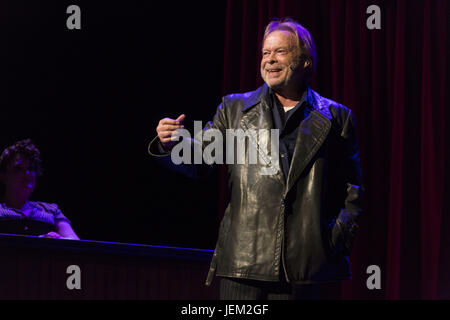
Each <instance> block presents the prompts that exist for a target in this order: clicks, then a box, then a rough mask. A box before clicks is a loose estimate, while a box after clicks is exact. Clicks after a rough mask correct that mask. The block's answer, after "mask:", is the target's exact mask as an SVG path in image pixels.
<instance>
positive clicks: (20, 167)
mask: <svg viewBox="0 0 450 320" xmlns="http://www.w3.org/2000/svg"><path fill="white" fill-rule="evenodd" d="M1 178H2V182H3V183H4V184H5V187H6V191H7V192H8V193H12V194H16V195H18V196H20V197H21V198H28V197H29V196H30V195H31V193H32V192H33V190H34V188H35V187H36V169H35V168H32V167H31V163H30V160H29V159H27V158H26V157H24V156H22V155H21V154H17V155H16V156H15V157H14V158H13V159H12V160H11V162H10V163H9V164H8V166H7V168H6V172H4V173H2V175H1Z"/></svg>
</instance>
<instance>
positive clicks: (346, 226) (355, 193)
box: [331, 110, 364, 256]
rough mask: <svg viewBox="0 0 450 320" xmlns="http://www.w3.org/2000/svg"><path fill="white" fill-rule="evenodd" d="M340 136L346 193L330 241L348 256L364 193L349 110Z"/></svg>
mask: <svg viewBox="0 0 450 320" xmlns="http://www.w3.org/2000/svg"><path fill="white" fill-rule="evenodd" d="M341 137H342V139H343V148H344V150H343V159H342V161H343V162H342V163H343V166H342V170H343V175H342V177H343V179H344V181H343V183H345V186H346V194H345V200H344V208H341V210H340V213H339V215H338V217H337V219H336V220H335V223H334V225H333V226H332V231H331V241H332V245H333V246H334V247H335V249H336V250H337V251H339V252H342V253H344V255H347V256H349V255H350V253H351V250H352V247H353V241H354V238H355V235H356V230H357V229H358V223H357V222H358V218H359V216H360V214H361V212H362V196H363V193H364V186H363V182H362V173H361V164H360V158H359V149H358V141H357V136H356V125H355V118H354V115H353V114H352V112H351V111H350V110H349V113H348V115H347V117H346V120H345V122H344V124H343V127H342V132H341Z"/></svg>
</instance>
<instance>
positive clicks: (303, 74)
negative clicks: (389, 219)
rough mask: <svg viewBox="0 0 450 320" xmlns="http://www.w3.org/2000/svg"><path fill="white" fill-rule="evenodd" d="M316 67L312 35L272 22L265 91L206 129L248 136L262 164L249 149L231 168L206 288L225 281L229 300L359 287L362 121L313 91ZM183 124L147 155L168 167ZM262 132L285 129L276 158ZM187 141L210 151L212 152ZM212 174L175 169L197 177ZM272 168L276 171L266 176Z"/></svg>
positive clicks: (224, 106) (173, 124) (230, 107)
mask: <svg viewBox="0 0 450 320" xmlns="http://www.w3.org/2000/svg"><path fill="white" fill-rule="evenodd" d="M315 64H316V51H315V46H314V42H313V39H312V37H311V35H310V34H309V32H308V31H307V30H306V29H305V28H304V27H302V26H301V25H300V24H298V23H297V22H295V21H293V20H281V21H273V22H271V23H270V24H269V25H268V26H267V27H266V30H265V34H264V38H263V51H262V61H261V76H262V78H263V79H264V81H265V84H264V85H263V86H262V87H260V88H258V89H257V90H255V91H252V92H247V93H243V94H231V95H228V96H225V97H224V98H223V100H222V103H221V104H220V106H219V107H218V109H217V113H216V115H215V116H214V119H213V121H210V122H209V123H208V124H207V125H206V126H205V128H204V129H203V134H204V133H205V132H208V130H216V131H218V132H220V133H222V135H223V137H225V136H226V133H227V131H228V130H230V129H234V130H239V129H240V130H243V131H244V132H249V133H250V134H249V135H248V141H249V144H248V145H251V146H253V147H254V148H256V150H257V152H258V155H259V156H260V159H263V161H260V162H262V163H257V164H253V163H249V161H248V160H249V151H248V150H245V151H244V152H245V159H246V161H245V162H244V163H233V162H227V164H228V166H227V167H228V181H229V187H230V194H231V197H230V202H229V204H228V207H227V209H226V211H225V215H224V218H223V220H222V223H221V226H220V230H219V237H218V241H217V245H216V249H215V251H214V256H213V260H212V262H211V267H210V272H209V275H208V278H207V280H206V284H207V285H209V284H210V283H211V281H212V278H213V276H214V274H216V275H217V276H219V277H221V293H220V296H221V298H222V299H300V298H318V285H319V284H320V283H322V282H329V281H338V280H343V279H350V278H351V272H350V267H349V255H350V252H351V248H352V244H353V239H354V236H355V230H356V229H357V227H358V225H357V218H358V216H359V215H360V213H361V204H360V203H361V196H362V190H363V187H362V181H361V169H360V162H359V152H358V144H357V138H356V129H355V119H354V116H353V114H352V112H351V110H350V109H348V108H346V107H344V106H342V105H340V104H338V103H336V102H334V101H332V100H329V99H326V98H324V97H321V96H320V95H319V94H318V93H316V92H315V91H313V90H312V89H311V88H310V87H309V86H308V84H309V82H310V80H311V78H312V75H313V73H314V71H315ZM184 119H185V115H184V114H183V115H181V116H180V117H178V118H177V119H170V118H165V119H162V120H161V121H160V122H159V125H158V127H157V130H156V131H157V133H158V136H157V137H156V138H155V139H154V140H153V141H152V142H151V143H150V145H149V152H150V153H151V154H153V155H155V156H160V157H164V159H165V160H167V161H168V162H170V159H171V157H169V155H170V152H171V150H172V149H173V148H174V145H175V143H176V142H175V141H174V140H175V139H174V138H173V137H172V133H174V132H175V130H180V129H182V128H183V126H182V123H183V121H184ZM259 129H276V130H278V131H277V132H278V141H277V142H278V149H276V150H275V151H274V150H273V149H271V151H270V152H269V151H267V148H265V147H264V146H267V143H268V138H266V139H264V138H261V137H260V136H255V135H254V132H255V130H259ZM252 130H253V132H252ZM272 132H273V131H272ZM261 136H263V135H261ZM186 141H187V142H188V143H190V145H191V146H195V144H200V145H201V146H202V148H203V149H202V150H204V148H205V147H206V146H207V145H208V143H210V142H208V141H204V140H202V139H198V137H197V138H194V139H184V143H185V142H186ZM233 150H235V149H233ZM233 150H232V151H233ZM227 152H230V149H229V148H228V147H227ZM274 155H275V156H276V157H275V158H274ZM172 156H173V155H172ZM172 159H173V158H172ZM227 159H228V158H227ZM274 160H275V161H274ZM212 166H213V164H212V165H192V164H188V163H181V164H178V165H174V164H173V163H172V167H173V168H174V169H176V170H178V171H180V172H183V173H184V174H186V175H188V176H192V177H195V176H199V175H202V174H205V173H206V172H207V171H208V170H204V169H205V168H206V169H208V168H209V167H212ZM264 168H272V169H275V170H274V171H273V173H271V174H263V171H262V169H264Z"/></svg>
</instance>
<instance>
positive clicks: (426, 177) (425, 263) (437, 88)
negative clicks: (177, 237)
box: [219, 0, 450, 299]
mask: <svg viewBox="0 0 450 320" xmlns="http://www.w3.org/2000/svg"><path fill="white" fill-rule="evenodd" d="M372 4H375V5H378V6H379V7H380V9H381V29H379V30H369V29H368V28H367V27H366V20H367V18H368V17H369V16H370V14H368V13H366V9H367V7H368V6H369V5H372ZM448 7H450V4H448V3H447V1H446V0H430V1H406V0H398V1H373V0H371V1H366V0H363V1H344V0H341V1H331V0H318V1H302V0H293V1H287V0H286V1H237V0H236V1H234V0H229V1H227V5H226V21H225V22H224V23H225V37H224V39H225V52H224V70H223V76H224V78H223V94H224V95H225V94H229V93H232V92H243V91H249V90H254V89H255V88H257V87H258V86H259V85H261V84H262V80H261V78H260V75H259V62H260V58H261V55H260V50H261V39H262V35H263V32H264V27H265V25H266V24H267V23H268V22H269V21H270V20H271V19H273V18H281V17H286V16H289V17H292V18H294V19H296V20H297V21H299V22H300V23H301V24H303V25H304V26H305V27H306V28H307V29H308V30H309V31H310V32H311V33H312V35H313V37H314V39H315V42H316V46H317V50H318V64H317V74H316V76H315V78H314V80H313V83H312V87H313V89H315V90H316V91H318V92H319V93H321V94H322V95H324V96H326V97H328V98H331V99H333V100H336V101H338V102H340V103H342V104H344V105H346V106H348V107H349V108H351V109H352V110H353V111H354V113H355V114H356V118H357V125H358V132H359V145H360V151H361V161H362V169H363V174H364V181H365V186H366V189H367V194H366V199H365V213H364V216H363V217H362V218H361V228H360V229H359V234H358V236H357V238H356V242H355V247H354V249H353V252H352V256H351V264H352V271H353V280H351V281H344V282H342V283H341V284H333V285H329V286H326V287H325V289H324V297H325V298H342V299H437V298H440V299H449V298H450V275H449V274H450V271H449V270H450V259H449V257H450V252H449V244H450V241H449V240H450V237H449V233H450V228H449V227H450V219H449V217H448V212H449V205H448V204H447V203H448V202H447V201H445V200H448V199H449V198H450V192H449V183H448V181H449V179H448V172H449V170H448V169H447V168H448V167H449V165H448V164H449V154H448V151H447V150H449V148H448V146H449V140H450V139H449V136H448V133H449V129H448V125H446V124H447V123H448V121H446V120H448V118H449V112H448V111H447V110H446V102H447V101H448V98H449V96H448V93H447V88H449V84H450V83H449V79H448V74H449V72H448V63H447V61H446V58H447V48H448V46H449V42H448V27H449V26H448V24H449V22H448V9H449V8H448ZM224 179H225V175H224V173H223V172H222V184H223V183H224ZM222 190H223V191H224V190H225V188H223V189H222ZM225 198H226V194H225V192H223V193H222V200H223V201H222V203H221V207H220V208H219V211H220V212H223V202H224V201H225ZM369 265H377V266H379V267H380V269H381V289H380V290H369V289H368V288H367V286H366V280H367V278H368V277H369V274H367V273H366V270H367V267H368V266H369Z"/></svg>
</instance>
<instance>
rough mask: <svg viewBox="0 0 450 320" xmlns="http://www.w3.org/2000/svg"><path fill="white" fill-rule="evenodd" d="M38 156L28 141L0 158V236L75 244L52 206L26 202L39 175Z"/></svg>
mask: <svg viewBox="0 0 450 320" xmlns="http://www.w3.org/2000/svg"><path fill="white" fill-rule="evenodd" d="M39 155H40V152H39V150H38V149H37V148H36V147H35V146H34V145H33V144H32V142H31V140H30V139H26V140H22V141H19V142H17V143H15V144H14V145H12V146H10V147H8V148H6V149H5V150H4V151H3V153H2V154H1V155H0V187H1V189H0V233H13V234H25V235H35V236H38V235H39V236H41V237H46V238H57V239H74V240H79V238H78V236H77V235H76V234H75V232H74V231H73V229H72V226H71V224H70V221H69V219H67V218H66V217H65V216H64V215H63V214H62V212H61V210H59V209H58V206H57V205H56V204H50V203H45V202H34V201H29V200H28V198H29V197H30V195H31V193H32V192H33V190H34V188H35V187H36V176H37V175H41V160H40V158H39Z"/></svg>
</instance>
